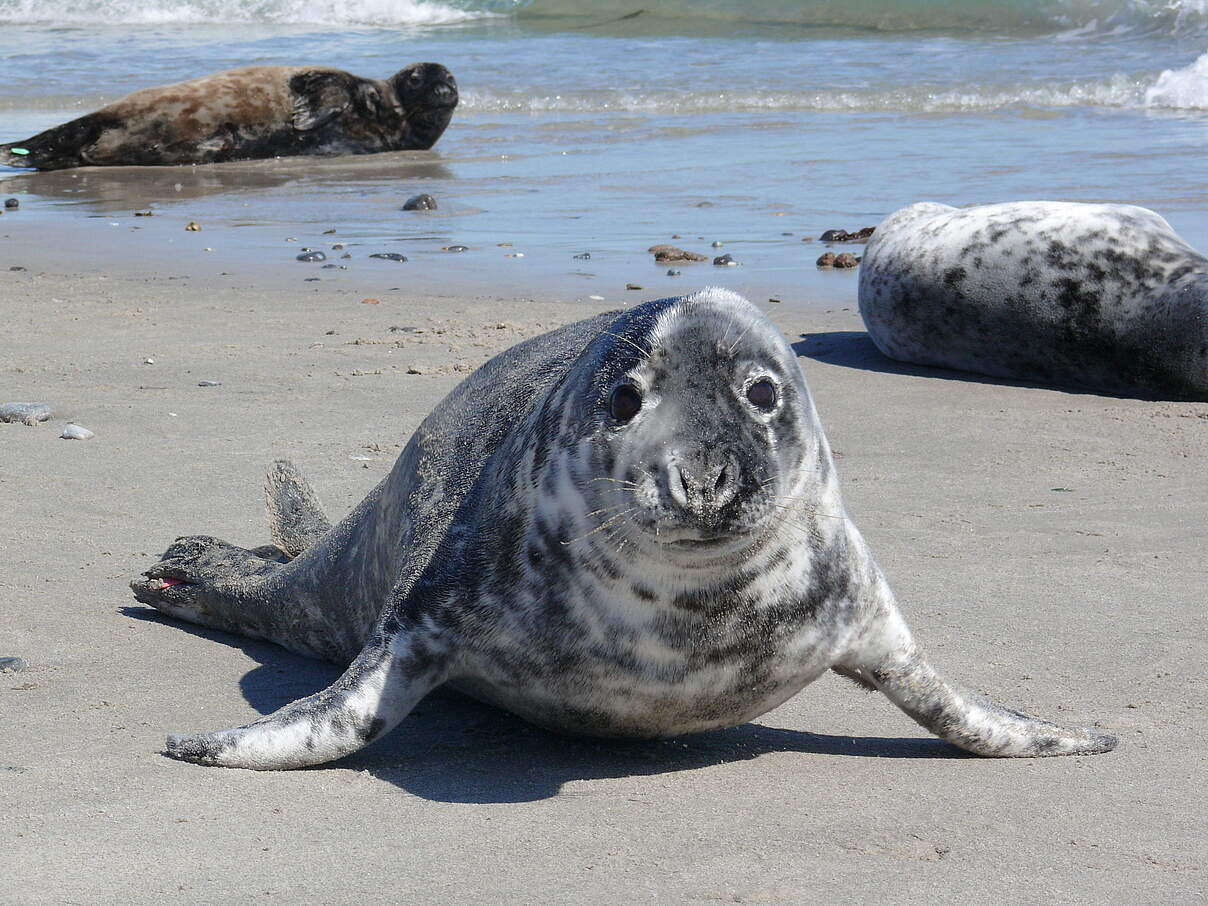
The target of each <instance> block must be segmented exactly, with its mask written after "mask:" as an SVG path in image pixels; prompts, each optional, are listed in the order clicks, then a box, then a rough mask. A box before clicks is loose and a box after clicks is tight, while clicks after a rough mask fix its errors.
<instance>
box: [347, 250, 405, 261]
mask: <svg viewBox="0 0 1208 906" xmlns="http://www.w3.org/2000/svg"><path fill="white" fill-rule="evenodd" d="M344 257H345V258H351V257H352V256H351V255H345V256H344ZM369 257H370V258H382V259H384V260H386V261H406V260H407V256H406V255H400V254H399V253H398V252H374V253H373V254H372V255H370V256H369Z"/></svg>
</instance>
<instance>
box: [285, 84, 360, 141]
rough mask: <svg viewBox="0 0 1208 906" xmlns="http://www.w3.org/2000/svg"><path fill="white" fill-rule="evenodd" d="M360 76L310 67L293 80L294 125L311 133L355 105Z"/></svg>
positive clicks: (291, 91)
mask: <svg viewBox="0 0 1208 906" xmlns="http://www.w3.org/2000/svg"><path fill="white" fill-rule="evenodd" d="M355 81H357V80H356V77H355V76H352V75H349V74H348V73H346V72H339V71H335V70H327V69H310V70H307V71H306V72H300V73H298V74H297V75H295V76H293V77H292V78H291V79H290V80H289V90H290V93H291V94H292V95H293V100H294V116H293V127H294V128H295V129H297V130H298V131H299V132H310V131H312V130H314V129H318V128H319V127H320V126H324V125H326V124H327V123H330V122H331V121H332V120H334V119H336V118H337V117H338V116H340V115H341V114H342V113H344V112H345V111H346V110H348V109H349V107H351V106H352V101H353V92H354V90H355V84H354V83H355Z"/></svg>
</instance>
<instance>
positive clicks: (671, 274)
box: [667, 268, 681, 277]
mask: <svg viewBox="0 0 1208 906" xmlns="http://www.w3.org/2000/svg"><path fill="white" fill-rule="evenodd" d="M680 273H681V271H677V270H676V269H675V268H671V269H670V270H669V271H667V276H668V277H678V276H679V275H680Z"/></svg>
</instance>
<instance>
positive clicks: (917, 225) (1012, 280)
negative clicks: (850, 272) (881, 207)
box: [859, 201, 1208, 400]
mask: <svg viewBox="0 0 1208 906" xmlns="http://www.w3.org/2000/svg"><path fill="white" fill-rule="evenodd" d="M859 299H860V314H861V315H862V316H863V317H864V323H865V325H866V326H867V328H868V332H869V334H870V336H871V337H872V339H873V342H874V343H876V345H877V347H878V348H879V349H880V350H881V351H882V352H884V353H885V354H886V355H887V356H889V357H890V358H894V359H898V360H901V361H905V362H914V363H917V364H921V365H940V366H943V367H947V368H959V369H963V370H965V371H975V372H978V373H980V374H988V375H993V376H995V377H1005V378H1016V379H1022V380H1027V381H1041V382H1048V383H1054V384H1072V385H1078V386H1081V387H1088V388H1092V389H1096V390H1105V391H1108V392H1112V393H1119V394H1124V395H1128V396H1140V397H1145V398H1156V399H1177V400H1208V258H1205V257H1204V256H1203V255H1201V254H1200V253H1199V252H1197V251H1195V249H1193V248H1191V247H1190V246H1189V245H1188V244H1187V243H1186V242H1184V241H1183V240H1182V239H1181V238H1179V236H1178V235H1177V234H1176V233H1175V232H1174V230H1173V229H1171V226H1170V224H1168V223H1167V222H1166V221H1165V220H1164V219H1163V218H1161V217H1160V216H1158V215H1157V214H1155V213H1154V212H1153V211H1150V210H1147V209H1145V208H1138V207H1133V206H1132V205H1118V204H1078V203H1073V202H1058V201H1018V202H1011V203H1008V204H994V205H984V206H980V207H973V208H962V209H957V208H951V207H948V206H947V205H941V204H933V203H922V204H915V205H911V206H909V207H906V208H902V209H901V210H899V211H897V212H895V213H893V214H891V215H890V216H889V217H888V218H887V219H886V220H885V221H884V222H883V223H882V224H881V225H880V226H878V227H877V228H876V232H875V233H874V234H873V237H872V239H871V241H870V242H869V243H868V251H867V252H866V253H865V255H864V261H863V263H862V265H861V268H860V289H859Z"/></svg>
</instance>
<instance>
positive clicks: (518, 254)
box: [503, 252, 524, 258]
mask: <svg viewBox="0 0 1208 906" xmlns="http://www.w3.org/2000/svg"><path fill="white" fill-rule="evenodd" d="M503 257H504V258H523V257H524V252H505V253H504V256H503Z"/></svg>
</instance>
